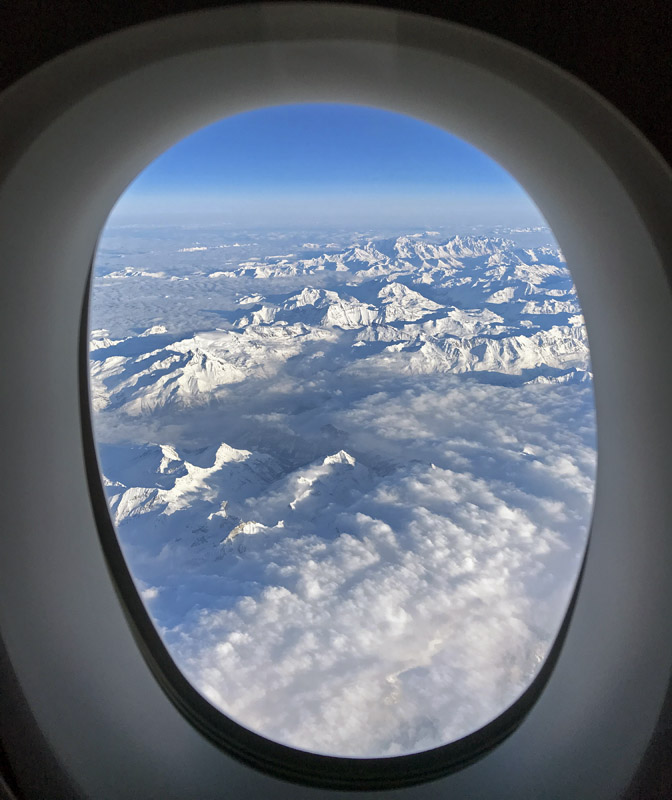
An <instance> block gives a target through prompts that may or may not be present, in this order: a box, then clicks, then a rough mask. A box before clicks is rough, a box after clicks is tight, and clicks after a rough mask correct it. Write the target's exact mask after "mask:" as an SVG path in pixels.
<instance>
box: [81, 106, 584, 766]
mask: <svg viewBox="0 0 672 800" xmlns="http://www.w3.org/2000/svg"><path fill="white" fill-rule="evenodd" d="M89 347H90V362H89V363H90V398H91V405H92V417H93V426H94V433H95V437H96V446H97V452H98V458H99V463H100V467H101V473H102V481H103V483H104V486H105V490H106V494H107V498H108V504H109V510H110V515H111V518H112V520H113V522H114V525H115V528H116V531H117V534H118V537H119V541H120V544H121V547H122V550H123V553H124V556H125V558H126V560H127V563H128V566H129V568H130V570H131V572H132V575H133V577H134V580H135V582H136V585H137V588H138V591H139V593H140V595H141V596H142V598H143V600H144V602H145V604H146V606H147V609H148V611H149V613H150V615H151V617H152V619H153V621H154V623H155V625H156V627H157V629H158V631H159V632H160V635H161V637H162V639H163V641H164V642H165V644H166V647H167V648H168V651H169V652H170V654H171V656H172V658H173V659H174V660H175V662H176V664H177V665H178V666H179V668H180V669H181V670H182V671H183V673H184V674H185V676H186V677H187V678H188V679H189V680H190V681H191V682H192V684H193V685H194V687H195V688H196V689H197V690H198V691H199V692H200V693H202V694H203V695H204V696H205V697H206V698H207V699H208V700H209V701H210V702H211V703H212V704H213V705H214V706H216V707H217V708H219V709H221V710H222V711H223V712H224V713H225V714H227V715H228V716H230V717H231V718H232V719H234V720H235V721H237V722H239V723H241V724H243V725H245V726H247V727H248V728H250V729H251V730H253V731H255V732H257V733H260V734H262V735H264V736H266V737H268V738H270V739H273V740H275V741H278V742H281V743H283V744H288V745H291V746H293V747H296V748H299V749H303V750H308V751H313V752H319V753H325V754H329V755H337V756H355V757H369V756H392V755H399V754H406V753H413V752H419V751H422V750H427V749H430V748H433V747H436V746H438V745H441V744H445V743H448V742H450V741H453V740H455V739H458V738H460V737H462V736H464V735H466V734H468V733H471V732H473V731H474V730H476V729H478V728H480V727H482V726H483V725H484V724H486V723H487V722H489V721H491V720H492V719H493V718H494V717H496V716H498V715H499V714H501V713H502V712H503V711H504V710H506V708H507V707H508V706H509V705H510V704H511V703H512V702H513V701H515V700H516V699H517V698H518V697H519V696H520V694H521V693H522V692H523V691H524V690H525V689H526V688H527V686H529V684H530V683H531V681H532V679H533V678H534V676H535V675H536V673H537V671H538V670H539V667H540V665H541V664H542V662H543V660H544V658H545V656H546V654H547V653H548V651H549V648H550V646H551V644H552V642H553V639H554V637H555V636H556V634H557V632H558V629H559V627H560V624H561V622H562V620H563V618H564V615H565V612H566V610H567V606H568V602H569V599H570V597H571V593H572V591H573V588H574V585H575V581H576V578H577V576H578V572H579V568H580V565H581V561H582V558H583V554H584V550H585V545H586V541H587V533H588V526H589V522H590V515H591V507H592V501H593V489H594V475H595V463H596V444H595V413H594V403H593V392H592V381H591V378H592V376H591V371H590V358H589V349H588V342H587V338H586V331H585V327H584V323H583V318H582V315H581V309H580V306H579V302H578V299H577V296H576V291H575V288H574V285H573V283H572V279H571V276H570V274H569V271H568V270H567V267H566V264H565V260H564V258H563V255H562V253H561V252H560V250H559V248H558V245H557V243H556V241H555V239H554V237H553V234H552V232H551V230H550V229H549V228H548V226H547V224H546V221H545V220H544V219H543V218H542V217H541V215H540V213H539V211H538V210H537V208H536V207H535V205H534V204H533V202H532V201H531V199H530V198H529V197H528V196H527V195H526V193H525V192H524V190H523V189H522V188H521V187H520V186H519V185H518V184H517V183H516V182H515V181H514V180H513V178H512V177H511V176H510V175H509V174H508V173H506V172H505V171H504V170H503V169H502V168H501V167H499V166H498V165H497V164H496V163H495V162H493V161H492V160H491V159H489V158H488V157H487V156H485V155H484V154H483V153H481V152H480V151H478V150H476V149H475V148H473V147H472V146H470V145H468V144H467V143H465V142H464V141H461V140H459V139H457V138H455V137H454V136H452V135H450V134H449V133H447V132H445V131H443V130H440V129H438V128H435V127H433V126H431V125H428V124H426V123H424V122H422V121H419V120H416V119H413V118H410V117H407V116H404V115H401V114H396V113H392V112H389V111H382V110H378V109H370V108H364V107H354V106H346V105H337V104H323V105H298V106H278V107H271V108H266V109H260V110H257V111H254V112H250V113H246V114H241V115H238V116H234V117H231V118H228V119H224V120H222V121H220V122H218V123H217V124H215V125H212V126H210V127H208V128H206V129H203V130H200V131H198V132H197V133H195V134H193V135H192V136H191V137H189V138H188V139H185V140H184V141H182V142H180V143H179V144H177V145H176V146H175V147H174V148H172V149H171V150H169V151H167V152H166V153H164V154H163V155H162V156H161V157H160V158H158V159H157V160H156V161H155V162H154V163H152V164H151V165H149V166H148V167H147V169H146V170H145V171H144V172H143V173H142V174H141V175H139V176H138V178H137V179H136V181H135V182H134V183H133V184H132V185H131V186H130V187H129V188H128V190H127V191H126V192H125V193H124V195H123V196H122V197H121V198H120V200H119V201H118V203H117V205H116V206H115V208H114V209H113V212H112V214H111V215H110V217H109V219H108V222H107V224H106V227H105V229H104V231H103V232H102V234H101V238H100V242H99V247H98V251H97V253H96V258H95V264H94V274H93V281H92V290H91V298H90V342H89Z"/></svg>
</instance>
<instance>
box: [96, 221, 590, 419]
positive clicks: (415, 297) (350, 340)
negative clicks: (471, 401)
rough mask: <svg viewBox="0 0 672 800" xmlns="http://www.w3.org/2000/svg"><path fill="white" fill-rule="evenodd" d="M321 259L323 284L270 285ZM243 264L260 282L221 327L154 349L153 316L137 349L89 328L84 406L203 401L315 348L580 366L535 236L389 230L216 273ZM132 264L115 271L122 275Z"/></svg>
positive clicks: (362, 363) (548, 257) (405, 362)
mask: <svg viewBox="0 0 672 800" xmlns="http://www.w3.org/2000/svg"><path fill="white" fill-rule="evenodd" d="M325 264H338V265H339V272H340V275H339V278H338V280H335V281H334V282H333V284H332V287H331V288H323V287H316V286H310V285H308V286H305V287H304V288H303V289H302V290H301V291H300V292H294V291H290V292H286V293H284V294H283V293H282V292H281V291H278V289H281V288H282V286H281V283H282V281H280V285H279V284H278V280H277V278H278V277H279V276H284V277H285V278H289V277H295V276H296V275H297V274H301V275H303V276H305V278H306V281H309V280H310V276H311V275H313V274H314V273H315V272H316V271H320V270H321V268H322V267H324V265H325ZM250 269H252V272H253V278H254V281H255V282H257V283H259V284H263V283H264V282H265V279H266V278H268V277H269V275H271V273H272V275H273V276H274V278H275V281H274V282H273V293H272V294H271V295H268V296H267V295H265V294H264V293H263V292H256V293H254V294H253V295H252V296H250V295H243V296H241V297H240V299H239V303H238V311H237V312H236V311H232V312H230V314H229V319H228V321H229V323H230V324H229V325H228V326H227V328H221V329H218V330H210V331H198V332H196V333H194V335H191V336H188V337H186V338H177V339H174V340H173V341H169V340H166V337H165V336H163V337H161V338H162V341H161V346H160V347H156V348H155V349H153V348H151V344H152V343H153V342H154V340H155V339H156V338H157V337H156V336H154V335H148V334H152V332H154V331H155V330H156V331H158V333H161V334H162V333H163V332H164V330H165V328H157V327H156V326H155V327H154V328H151V329H149V331H145V333H144V334H143V335H144V336H145V338H146V341H147V347H145V348H141V349H140V350H139V349H138V346H137V339H138V337H129V339H133V340H134V341H132V342H131V341H130V340H129V339H125V340H117V339H111V338H110V337H109V336H107V335H106V331H105V330H97V331H95V332H94V334H95V335H94V334H92V341H91V349H92V353H91V380H92V387H93V397H94V405H95V407H96V408H97V409H103V408H114V409H119V410H122V411H123V412H125V413H128V414H141V413H144V412H147V411H151V410H153V409H156V408H160V407H163V406H165V405H169V404H177V405H182V406H193V405H200V404H209V403H211V402H212V401H213V398H217V397H219V396H222V395H224V394H226V391H227V390H228V388H229V387H230V386H231V385H232V384H240V383H243V382H245V381H248V380H249V379H250V378H259V377H262V376H264V377H269V376H273V375H276V374H278V373H279V371H280V370H282V369H283V365H285V364H286V362H287V361H288V360H291V359H299V358H301V357H306V356H307V355H308V354H309V353H310V357H311V358H313V359H314V363H313V366H314V368H315V369H316V370H317V369H319V368H322V367H323V366H324V365H323V364H322V363H321V362H322V361H324V360H325V359H326V360H328V361H330V362H331V366H330V367H328V368H332V369H333V367H334V366H337V365H343V366H342V367H341V368H342V369H343V370H344V371H345V373H346V374H347V373H348V372H349V371H350V372H351V371H352V370H355V371H362V370H364V371H370V372H376V371H381V370H382V371H385V372H389V370H390V369H394V370H397V371H399V372H400V373H410V374H429V373H435V372H440V373H444V372H458V373H467V372H468V373H488V380H490V381H492V380H493V376H495V377H496V376H497V375H499V376H501V378H502V380H504V382H506V381H507V380H508V378H505V377H504V376H522V379H523V380H530V381H533V380H537V379H538V378H542V379H543V380H544V381H550V382H553V381H556V380H557V381H559V382H566V381H567V380H575V379H576V380H580V379H582V377H583V375H585V374H587V373H588V372H589V370H590V365H589V352H588V343H587V339H586V335H585V329H584V326H583V320H582V317H581V315H580V309H579V306H578V302H577V299H576V295H575V291H574V288H573V285H572V282H571V279H570V277H569V274H568V272H567V270H566V268H565V266H564V262H563V259H562V256H561V254H560V253H559V252H558V251H554V250H552V249H551V248H548V247H544V248H537V249H528V250H524V249H521V248H519V247H516V246H515V245H514V244H513V243H512V242H510V241H508V240H505V239H491V238H487V237H480V238H474V237H467V238H460V237H453V238H451V239H449V240H448V241H446V242H444V243H438V244H437V243H432V242H426V241H423V240H421V239H418V238H413V237H408V236H402V237H399V238H397V239H396V240H390V241H383V242H382V243H380V242H373V241H371V242H368V243H366V244H365V245H363V246H357V247H352V248H347V249H345V250H343V251H342V252H340V253H328V254H323V255H322V256H319V257H317V258H313V259H297V260H294V261H289V260H287V259H282V260H280V261H278V260H277V259H272V263H271V264H268V263H265V262H264V261H259V262H258V263H257V264H256V266H254V268H252V267H250V266H246V265H244V266H241V267H239V268H238V269H237V270H234V271H230V272H227V273H226V274H224V273H219V274H216V276H217V280H220V279H221V280H226V281H227V282H231V281H234V282H235V280H241V279H242V277H243V276H246V277H248V278H249V272H250ZM269 270H271V273H269ZM137 272H138V270H131V269H130V268H128V269H127V271H126V273H127V274H128V275H129V276H131V277H132V276H133V275H135V274H136V273H137ZM343 273H347V274H348V276H349V277H350V279H349V280H344V278H343ZM213 274H215V273H213ZM213 274H211V275H210V279H212V277H213ZM120 275H121V273H114V275H113V276H109V275H108V276H107V277H106V279H105V280H115V281H116V280H119V277H120ZM320 353H321V355H320ZM315 358H317V361H315Z"/></svg>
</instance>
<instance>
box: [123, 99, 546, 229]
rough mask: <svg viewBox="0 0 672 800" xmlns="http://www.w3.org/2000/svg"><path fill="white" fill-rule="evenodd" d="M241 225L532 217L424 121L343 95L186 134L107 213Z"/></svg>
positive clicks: (486, 167) (487, 169)
mask: <svg viewBox="0 0 672 800" xmlns="http://www.w3.org/2000/svg"><path fill="white" fill-rule="evenodd" d="M113 221H115V222H119V223H124V224H125V223H133V222H139V223H142V222H147V223H149V224H163V223H167V224H179V223H180V222H183V223H185V224H194V223H203V224H224V225H226V224H229V225H236V226H243V227H257V226H261V227H278V226H288V225H290V226H297V227H303V226H305V227H313V226H329V225H334V226H347V227H352V228H354V229H362V228H364V227H369V226H381V225H382V226H385V225H402V226H420V227H436V226H440V225H448V226H450V225H453V224H456V225H464V224H484V225H496V224H504V225H507V224H511V225H516V224H539V222H540V221H541V220H540V217H539V215H538V212H537V211H536V207H535V206H534V205H533V203H532V202H531V200H529V198H528V196H527V194H526V193H525V192H524V190H523V189H522V188H521V187H520V186H519V185H518V183H517V182H516V181H515V180H514V179H513V178H512V177H511V176H510V175H509V174H508V173H507V172H506V171H505V170H503V169H502V168H501V167H500V166H499V165H498V164H496V163H495V162H494V161H492V160H491V159H490V158H489V157H488V156H486V155H485V154H484V153H482V152H481V151H479V150H477V149H476V148H474V147H472V146H471V145H469V144H467V143H466V142H464V141H463V140H461V139H458V138H457V137H455V136H452V135H451V134H449V133H447V132H446V131H443V130H441V129H440V128H437V127H435V126H433V125H429V124H427V123H425V122H422V121H420V120H417V119H414V118H412V117H408V116H405V115H402V114H397V113H393V112H389V111H383V110H380V109H374V108H368V107H362V106H350V105H340V104H309V105H308V104H306V105H291V106H288V105H285V106H273V107H268V108H263V109H259V110H256V111H251V112H247V113H245V114H238V115H236V116H233V117H229V118H226V119H223V120H220V121H219V122H217V123H215V124H213V125H210V126H208V127H207V128H203V129H201V130H199V131H197V132H195V133H194V134H192V135H191V136H189V137H187V138H186V139H183V140H182V141H181V142H179V143H177V144H176V145H175V146H174V147H172V148H171V149H169V150H167V151H166V152H165V153H163V154H162V155H161V156H159V158H157V159H156V160H155V161H154V162H153V163H152V164H150V165H149V166H148V167H147V168H146V169H145V170H144V171H143V172H142V173H141V174H140V175H139V176H138V177H137V178H136V180H135V181H134V182H133V183H132V184H131V185H130V186H129V187H128V189H127V191H126V192H125V193H124V194H123V195H122V197H121V198H120V200H119V201H118V203H117V205H116V207H115V210H114V214H113V219H111V220H110V222H113Z"/></svg>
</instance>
